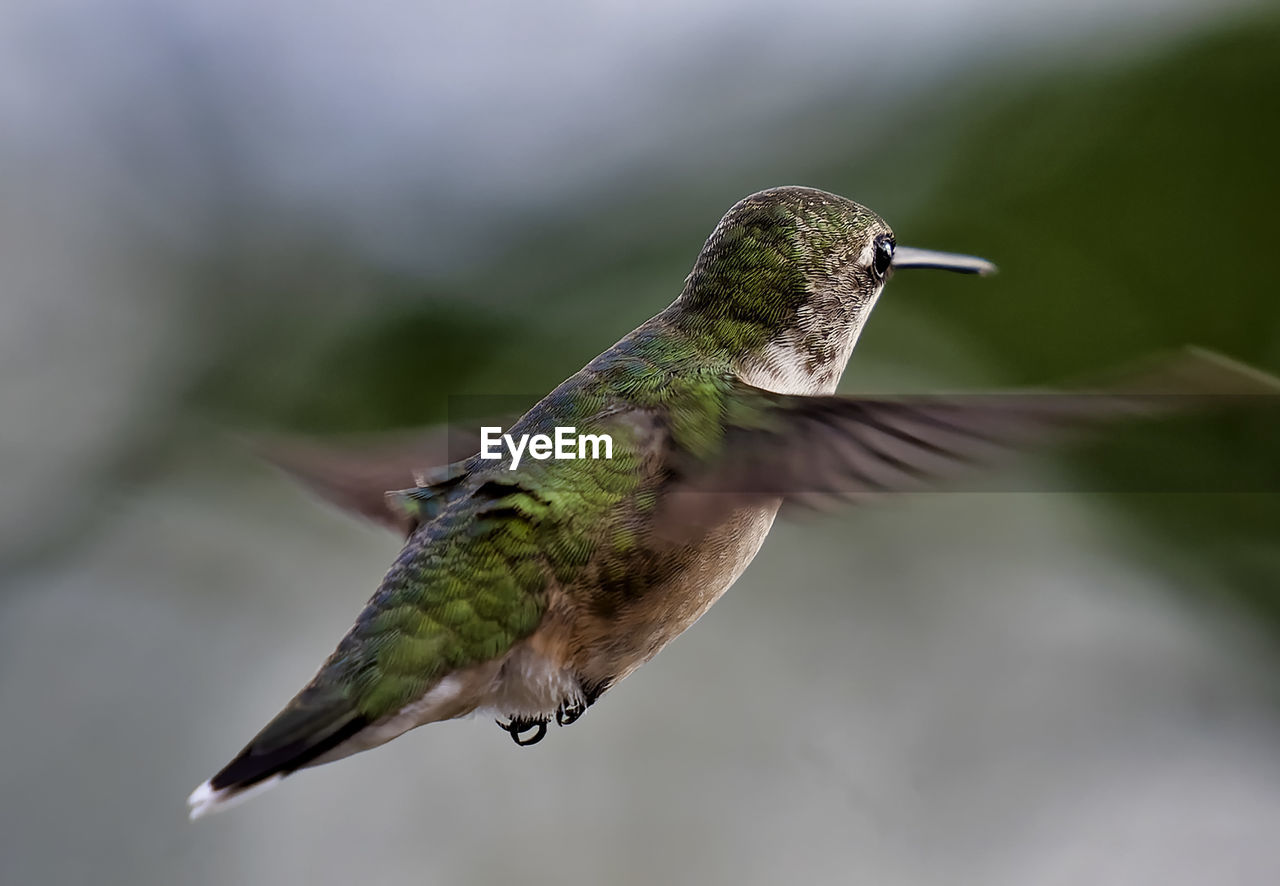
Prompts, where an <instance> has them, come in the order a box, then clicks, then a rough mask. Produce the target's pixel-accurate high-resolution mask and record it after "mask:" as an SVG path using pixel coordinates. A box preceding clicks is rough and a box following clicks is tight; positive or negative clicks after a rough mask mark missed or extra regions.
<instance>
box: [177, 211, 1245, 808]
mask: <svg viewBox="0 0 1280 886" xmlns="http://www.w3.org/2000/svg"><path fill="white" fill-rule="evenodd" d="M913 268H934V269H942V270H948V271H955V272H960V273H964V274H976V275H986V274H991V273H993V272H994V271H995V266H994V265H993V264H991V263H990V262H988V261H986V260H984V259H981V258H976V257H974V256H969V255H960V254H953V253H945V252H935V251H930V250H924V249H913V248H909V247H906V246H899V245H898V244H897V243H896V240H895V238H894V233H893V231H892V230H891V229H890V227H889V225H888V224H886V223H885V222H884V221H883V220H882V219H881V218H880V217H879V216H878V215H877V214H876V213H874V212H872V211H871V210H870V209H867V208H866V207H864V206H861V205H859V204H858V203H855V202H854V201H852V200H849V199H846V198H844V197H840V196H837V195H834V194H830V193H826V192H823V191H820V190H815V189H812V188H805V187H781V188H773V189H770V190H766V191H761V192H760V193H757V194H753V195H751V196H748V197H746V198H744V199H742V200H741V201H739V202H738V203H737V204H735V205H734V206H733V207H732V208H730V209H729V211H728V212H727V213H726V214H725V215H724V217H723V218H722V219H721V220H720V222H719V223H718V224H717V225H716V226H715V229H714V230H713V231H712V233H711V235H710V237H709V238H708V239H707V241H706V243H705V245H704V246H703V247H702V250H701V252H700V253H699V254H698V256H697V259H696V261H695V263H694V265H693V269H692V271H691V272H690V273H689V275H688V277H687V278H686V279H685V281H684V285H683V288H682V289H681V291H680V293H679V295H678V296H677V297H676V299H675V301H674V302H672V303H671V304H670V306H668V307H667V308H666V309H664V310H662V311H661V312H660V313H658V314H657V315H656V316H654V317H653V318H651V319H650V320H648V321H646V322H645V323H643V324H642V325H640V326H639V327H638V328H637V329H635V330H634V331H633V332H631V333H629V334H628V335H626V336H625V337H623V338H622V339H621V340H620V341H618V342H617V343H616V344H614V345H613V346H612V347H610V348H608V349H607V350H606V351H604V352H603V353H602V354H600V355H599V356H598V357H596V358H595V359H593V360H592V361H591V362H590V363H588V364H587V365H586V366H585V367H583V368H582V369H581V370H580V371H578V372H577V373H575V374H574V375H572V376H570V377H569V378H568V379H567V380H566V381H564V382H563V383H562V384H560V385H559V386H558V387H557V388H555V389H554V390H553V391H552V392H551V393H549V394H547V395H546V396H545V397H544V398H542V400H540V401H539V402H538V403H537V404H536V405H534V406H533V407H532V408H531V409H530V410H529V411H528V412H527V413H525V414H524V415H523V416H522V417H520V418H519V420H518V421H517V422H516V423H515V424H514V425H513V426H512V427H511V429H510V435H511V436H512V437H513V438H521V437H522V435H523V438H524V439H528V438H529V437H530V436H531V435H532V436H534V437H535V438H536V435H540V434H541V435H548V436H551V435H554V433H555V431H556V429H557V428H566V427H567V428H573V429H576V431H578V432H587V433H589V434H593V435H597V436H600V435H608V436H609V437H610V439H611V440H612V443H613V448H612V453H611V457H608V458H603V457H601V458H563V459H562V458H529V457H526V458H524V459H523V460H520V461H519V463H518V466H517V465H516V459H515V458H514V456H512V457H503V458H499V459H497V460H494V459H492V458H488V459H486V458H482V457H481V455H482V454H483V453H482V452H480V451H478V450H473V451H471V452H470V453H469V454H467V455H466V456H465V457H462V458H460V459H459V460H457V461H453V462H451V463H449V464H446V465H443V466H438V467H430V468H429V469H425V470H422V471H420V472H419V474H418V476H417V480H416V483H415V485H412V486H409V485H408V482H409V481H410V480H411V478H412V477H413V474H412V473H411V472H410V471H409V468H408V466H407V465H406V464H404V463H403V459H401V460H399V461H397V460H396V459H394V458H392V459H389V460H388V464H389V465H391V466H392V467H393V468H394V471H393V472H392V473H391V474H390V477H389V482H403V483H404V484H405V486H406V488H400V489H396V488H394V487H389V486H388V485H385V484H383V485H381V486H372V485H371V484H374V483H375V482H376V479H375V477H373V476H368V477H364V478H363V479H362V480H361V482H360V483H359V484H357V486H359V487H360V488H358V489H355V488H352V486H351V484H349V483H345V484H344V483H343V482H340V481H339V480H337V479H335V480H333V481H332V482H329V483H327V488H328V491H329V492H330V493H335V490H336V493H335V495H334V497H335V498H336V499H337V500H339V501H341V502H342V503H344V504H347V505H349V506H352V507H354V508H355V509H356V510H360V511H362V512H364V513H365V514H366V515H368V516H372V517H374V518H375V519H378V520H381V521H382V522H384V523H387V524H388V525H391V526H394V527H396V528H397V529H399V530H401V531H403V532H404V533H405V542H404V546H403V549H402V550H401V552H400V554H399V556H398V557H396V559H395V561H394V562H393V563H392V565H391V567H390V569H389V570H388V571H387V572H386V574H385V576H384V577H383V578H382V581H381V583H380V584H379V585H378V586H377V589H376V590H375V592H374V593H373V596H372V597H371V598H370V599H369V601H368V603H367V604H366V605H365V607H364V608H363V610H361V612H360V613H359V615H358V616H357V617H356V621H355V624H354V625H353V626H352V628H351V629H350V630H349V631H348V632H347V634H346V635H345V636H344V637H343V638H342V639H341V641H340V642H339V643H338V645H337V648H336V649H335V650H334V652H333V653H332V654H331V655H330V656H329V657H328V659H326V660H325V662H324V663H323V664H322V665H321V666H320V669H319V671H318V672H317V673H316V675H315V677H314V678H313V679H312V680H311V682H309V683H308V684H307V685H306V686H305V687H304V688H303V689H302V690H301V691H300V692H298V694H297V695H296V696H294V698H293V699H292V700H291V701H289V702H288V704H286V705H285V706H284V708H283V710H281V711H280V712H279V713H278V714H277V715H276V716H275V718H274V719H272V720H271V721H270V722H269V723H268V724H267V725H266V726H265V727H264V728H263V729H262V730H261V731H260V732H259V733H258V734H257V735H256V736H254V738H253V739H252V740H251V741H249V743H248V744H247V745H246V746H245V747H244V749H243V750H241V751H240V753H238V754H237V755H236V756H235V757H234V758H233V759H232V760H231V761H230V762H229V763H228V764H227V765H226V766H224V767H223V768H222V769H221V770H219V771H218V772H217V773H216V774H215V775H214V776H213V777H212V778H210V779H209V780H208V781H206V782H205V783H204V784H202V785H201V786H200V787H198V788H197V789H196V790H195V792H194V793H192V794H191V796H190V798H189V801H188V803H189V806H190V814H191V817H192V818H196V817H199V816H201V815H203V814H205V813H208V812H211V811H214V810H218V809H221V808H223V807H225V806H227V805H229V804H230V803H232V802H233V801H237V800H240V799H243V798H245V797H247V796H249V795H250V794H252V793H255V792H257V791H259V790H262V789H264V788H266V787H269V786H271V785H274V784H275V783H277V782H279V781H280V780H281V779H282V778H284V777H286V776H288V775H290V774H292V773H294V772H296V771H297V770H299V769H303V768H307V767H312V766H317V765H320V764H323V763H328V762H331V761H334V760H337V759H340V758H342V757H346V756H348V755H350V754H354V753H357V752H360V751H364V750H368V749H371V748H373V747H376V746H378V745H381V744H384V743H385V742H388V741H390V740H391V739H393V738H396V737H397V736H399V735H401V734H403V733H404V732H406V731H408V730H410V729H413V728H415V727H417V726H422V725H424V724H427V723H433V722H437V721H442V720H450V719H454V718H459V717H464V716H466V715H469V714H472V713H475V712H486V713H489V714H491V715H493V716H495V717H497V718H498V723H499V725H500V726H501V727H502V728H503V729H504V730H505V731H506V732H508V733H509V734H510V736H511V737H512V738H513V739H514V740H515V741H516V743H517V744H520V745H528V744H533V743H536V742H537V741H539V740H541V739H542V738H543V737H544V736H545V735H546V734H547V731H548V725H549V724H550V723H552V722H553V721H554V722H555V723H556V724H558V725H560V726H567V725H569V724H571V723H573V722H575V721H577V720H578V719H579V718H580V717H581V716H582V715H583V714H584V713H585V712H586V711H587V709H588V708H590V707H591V705H592V704H594V703H595V702H596V701H597V700H598V699H599V698H600V697H601V696H602V695H603V694H604V693H605V692H606V691H608V690H609V689H610V688H612V687H613V686H616V685H617V684H618V683H619V682H620V681H621V680H623V679H624V678H625V677H626V676H628V675H629V674H630V673H631V672H632V671H634V670H635V669H636V668H638V667H639V666H640V665H642V664H644V663H645V662H647V661H649V660H650V659H651V658H653V657H654V656H655V655H656V654H657V653H658V652H659V651H660V650H661V649H662V648H663V647H664V646H666V645H667V644H668V643H669V642H671V640H673V639H674V638H675V637H676V636H678V635H679V634H680V633H681V632H683V631H684V630H685V629H686V628H688V627H689V626H690V625H692V624H693V623H694V622H695V621H696V620H697V619H698V618H699V617H701V616H702V615H703V613H705V612H706V611H707V610H708V608H709V607H710V606H711V605H712V604H713V603H715V602H716V600H717V599H719V597H720V596H721V595H722V594H724V593H725V591H726V590H728V588H729V587H730V586H731V585H732V584H733V583H734V582H735V581H736V580H737V579H738V577H739V576H741V575H742V573H743V571H744V570H745V569H746V568H747V566H748V564H750V563H751V561H752V559H753V558H754V557H755V556H756V554H757V552H758V551H759V550H760V547H761V545H762V544H763V543H764V540H765V537H766V536H767V535H768V534H769V530H770V528H771V526H772V525H773V523H774V519H775V517H776V515H777V514H778V511H779V509H780V507H781V506H782V505H783V504H784V503H799V504H812V503H814V501H815V500H818V499H825V498H829V497H833V496H834V497H841V498H849V497H853V498H857V497H858V496H860V495H863V494H875V493H877V492H882V491H885V490H890V491H892V490H896V489H902V488H917V487H918V486H919V484H922V483H931V482H934V478H936V477H940V476H941V477H945V476H946V475H947V473H948V471H950V470H951V469H953V468H958V467H961V466H964V465H967V464H968V463H970V462H972V461H974V460H975V459H976V458H978V457H979V455H981V454H983V451H984V449H986V448H990V447H992V446H997V447H1017V446H1020V445H1028V444H1030V443H1031V442H1034V441H1036V440H1039V439H1042V437H1043V435H1044V433H1045V432H1046V430H1047V429H1048V430H1053V429H1061V428H1063V427H1068V426H1071V427H1074V426H1076V425H1083V424H1087V423H1090V422H1092V421H1094V419H1095V418H1096V417H1097V416H1098V415H1100V414H1105V413H1117V414H1119V413H1128V412H1132V408H1131V404H1130V403H1128V402H1127V401H1124V400H1123V399H1122V398H1099V397H1097V396H1093V395H1089V396H1080V397H1074V398H1073V397H1045V396H1041V395H1037V394H1034V393H1032V394H1028V395H1026V396H1022V397H1003V398H989V399H985V400H984V399H982V398H978V399H976V400H975V399H963V400H962V399H954V398H952V399H948V398H941V397H939V398H933V399H929V398H924V399H917V400H912V399H909V398H876V397H855V396H842V395H836V394H835V390H836V385H837V383H838V382H839V381H840V378H841V375H842V373H843V372H844V368H845V364H846V363H847V361H848V359H849V357H850V354H851V352H852V351H853V348H854V345H855V344H856V342H857V341H858V337H859V335H860V333H861V332H862V329H863V326H864V324H865V323H866V321H867V318H868V316H869V315H870V313H871V311H872V308H873V307H874V306H875V304H876V301H877V299H878V298H879V297H880V294H881V292H882V291H883V289H884V287H885V284H886V283H887V282H888V281H889V279H890V278H891V277H892V276H893V275H894V274H895V273H896V272H897V271H901V270H907V269H913ZM1200 362H1202V363H1203V362H1204V361H1200ZM1218 366H1219V368H1220V369H1222V370H1223V371H1224V373H1225V374H1226V375H1228V376H1242V375H1245V374H1247V373H1246V372H1245V370H1243V369H1241V368H1240V367H1238V366H1228V365H1226V364H1224V363H1220V364H1218ZM1107 404H1112V406H1107ZM313 467H314V465H313ZM422 467H424V468H427V467H428V466H425V465H424V466H422ZM304 473H305V472H304ZM373 473H374V474H375V475H376V473H377V472H376V471H375V472H373ZM324 474H325V471H324V470H323V468H321V469H319V470H313V471H312V476H311V477H310V479H311V480H313V481H314V480H319V481H320V482H319V483H318V484H317V485H319V486H321V487H322V488H324V487H326V482H325V480H324V477H323V475H324ZM398 477H403V478H404V480H403V481H396V479H395V478H398ZM388 488H392V491H390V492H387V493H386V494H385V496H384V495H383V490H386V489H388Z"/></svg>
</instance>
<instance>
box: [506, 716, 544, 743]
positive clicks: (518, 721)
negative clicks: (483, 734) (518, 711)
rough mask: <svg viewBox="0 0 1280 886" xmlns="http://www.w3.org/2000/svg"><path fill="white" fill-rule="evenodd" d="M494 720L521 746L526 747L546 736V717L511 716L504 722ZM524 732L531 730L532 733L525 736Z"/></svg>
mask: <svg viewBox="0 0 1280 886" xmlns="http://www.w3.org/2000/svg"><path fill="white" fill-rule="evenodd" d="M494 722H495V723H497V724H498V725H499V726H500V727H502V729H503V730H505V731H506V732H507V733H508V734H509V735H510V736H511V740H512V741H514V742H515V743H516V744H518V745H520V747H522V748H526V747H528V746H529V745H531V744H537V743H538V742H540V741H542V739H544V738H546V735H547V718H546V717H539V718H537V719H535V718H533V717H512V718H511V719H510V720H508V721H507V722H506V723H503V722H502V721H501V720H495V721H494ZM526 732H533V735H531V736H529V737H528V738H525V737H524V733H526Z"/></svg>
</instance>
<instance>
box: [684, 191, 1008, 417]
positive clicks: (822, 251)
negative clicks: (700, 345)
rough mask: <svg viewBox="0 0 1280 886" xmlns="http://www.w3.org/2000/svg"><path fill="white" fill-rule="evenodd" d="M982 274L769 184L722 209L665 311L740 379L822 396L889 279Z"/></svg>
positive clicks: (847, 203) (847, 209)
mask: <svg viewBox="0 0 1280 886" xmlns="http://www.w3.org/2000/svg"><path fill="white" fill-rule="evenodd" d="M908 267H933V268H942V269H946V270H953V271H960V272H964V273H971V274H974V273H976V274H988V273H991V272H993V271H994V270H995V266H994V265H992V264H991V263H990V262H987V261H984V260H983V259H979V258H974V257H973V256H965V255H954V254H951V253H943V252H932V251H929V250H920V249H910V248H907V247H899V246H897V245H896V243H895V242H894V237H893V230H892V229H891V228H890V227H889V226H888V225H887V224H886V223H885V222H884V220H883V219H881V218H880V217H879V216H878V215H876V214H875V213H874V212H872V211H871V210H870V209H867V208H866V207H865V206H861V205H859V204H857V203H855V202H853V201H852V200H849V199H846V198H844V197H840V196H837V195H835V194H829V193H827V192H825V191H819V190H815V189H813V188H801V187H784V188H772V189H770V190H767V191H761V192H760V193H758V194H752V195H751V196H750V197H746V198H744V199H742V200H740V201H739V202H738V203H737V204H736V205H734V206H733V208H731V209H730V210H729V211H728V212H727V213H725V216H724V218H722V219H721V220H720V223H719V224H718V225H716V228H715V230H714V231H713V232H712V233H711V236H710V237H709V238H708V239H707V242H706V244H705V245H704V246H703V247H702V252H701V253H700V254H699V255H698V259H697V261H696V262H695V264H694V267H693V271H692V272H691V273H690V274H689V277H688V279H687V280H686V281H685V287H684V291H683V292H681V294H680V297H679V298H677V299H676V301H675V303H674V304H672V306H671V309H670V310H672V311H673V312H674V313H675V314H676V317H677V319H678V321H679V322H680V323H681V324H682V325H683V326H684V327H685V328H687V329H690V330H691V331H693V332H694V333H695V334H696V335H697V337H698V338H699V339H700V340H702V341H704V342H706V343H708V344H709V346H711V347H713V348H715V349H717V350H721V351H723V350H724V349H727V350H729V352H730V353H731V355H732V362H733V366H734V369H735V371H736V372H737V374H738V375H739V377H741V378H742V379H743V380H744V381H747V382H748V383H750V384H754V385H757V386H759V387H762V388H767V389H769V390H773V391H777V392H779V393H786V394H817V393H830V392H831V391H834V390H835V387H836V383H837V382H838V381H839V380H840V375H841V373H843V372H844V366H845V363H846V362H847V361H848V359H849V355H850V353H852V351H853V346H854V344H855V343H856V342H857V340H858V335H859V333H860V332H861V331H862V326H863V324H864V323H865V322H866V319H867V316H868V315H869V314H870V313H871V309H872V307H874V305H875V303H876V299H877V298H879V296H880V292H881V290H882V289H884V284H885V283H886V281H887V280H888V279H889V277H891V276H892V274H893V271H894V270H896V269H899V268H908Z"/></svg>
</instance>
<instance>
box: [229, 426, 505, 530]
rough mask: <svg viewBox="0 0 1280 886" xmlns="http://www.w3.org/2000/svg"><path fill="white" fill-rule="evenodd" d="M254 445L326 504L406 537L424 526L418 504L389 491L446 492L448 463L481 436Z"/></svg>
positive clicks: (456, 433) (450, 432)
mask: <svg viewBox="0 0 1280 886" xmlns="http://www.w3.org/2000/svg"><path fill="white" fill-rule="evenodd" d="M252 446H253V449H254V450H255V451H256V452H257V453H258V454H259V455H260V456H261V457H263V458H265V459H266V460H267V461H269V462H271V463H272V464H274V465H275V466H276V467H278V468H280V469H281V470H283V471H284V472H285V473H287V474H288V475H289V476H291V477H293V478H294V479H295V480H297V481H299V482H300V483H302V484H303V485H304V486H306V487H307V488H308V489H310V490H311V491H312V492H314V493H315V494H316V495H318V496H320V497H321V498H323V499H324V500H325V501H328V502H330V503H332V504H335V505H337V506H338V507H340V508H343V509H344V510H348V511H351V512H353V513H355V514H359V515H360V516H362V517H364V518H365V519H367V520H372V521H373V522H374V523H379V524H381V525H383V526H386V527H388V528H390V529H394V530H396V531H398V532H402V533H405V534H406V535H407V534H408V533H409V532H411V531H412V530H413V527H414V526H416V525H417V524H418V522H419V517H418V510H419V509H418V502H417V501H414V500H407V499H403V498H396V497H388V495H387V493H388V491H389V490H400V489H404V488H405V487H410V486H413V485H414V484H415V483H416V484H417V485H418V486H420V487H424V488H432V489H437V490H438V491H443V490H445V489H447V488H448V485H449V484H448V482H447V481H448V480H449V479H451V478H450V477H449V476H446V474H447V473H448V470H447V468H448V465H449V464H450V463H453V462H457V461H460V460H461V459H464V458H466V457H467V456H470V455H474V454H475V453H476V452H477V451H478V450H479V449H480V435H479V433H478V432H476V431H474V430H472V429H460V428H454V427H448V428H445V427H440V428H433V429H430V430H426V431H417V432H406V433H400V434H382V435H376V436H373V437H365V438H347V439H344V440H328V441H319V440H311V439H306V438H300V437H262V438H258V439H256V440H254V442H253V443H252ZM456 476H457V475H456V474H455V475H454V476H453V477H452V479H455V480H456Z"/></svg>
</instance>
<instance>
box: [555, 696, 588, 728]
mask: <svg viewBox="0 0 1280 886" xmlns="http://www.w3.org/2000/svg"><path fill="white" fill-rule="evenodd" d="M590 706H591V702H589V701H587V700H586V699H585V698H582V697H581V696H577V697H574V698H571V699H567V700H565V701H562V702H561V703H560V707H558V708H556V725H557V726H568V725H569V724H570V723H576V722H578V718H579V717H581V716H582V715H583V714H585V713H586V712H587V708H588V707H590Z"/></svg>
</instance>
